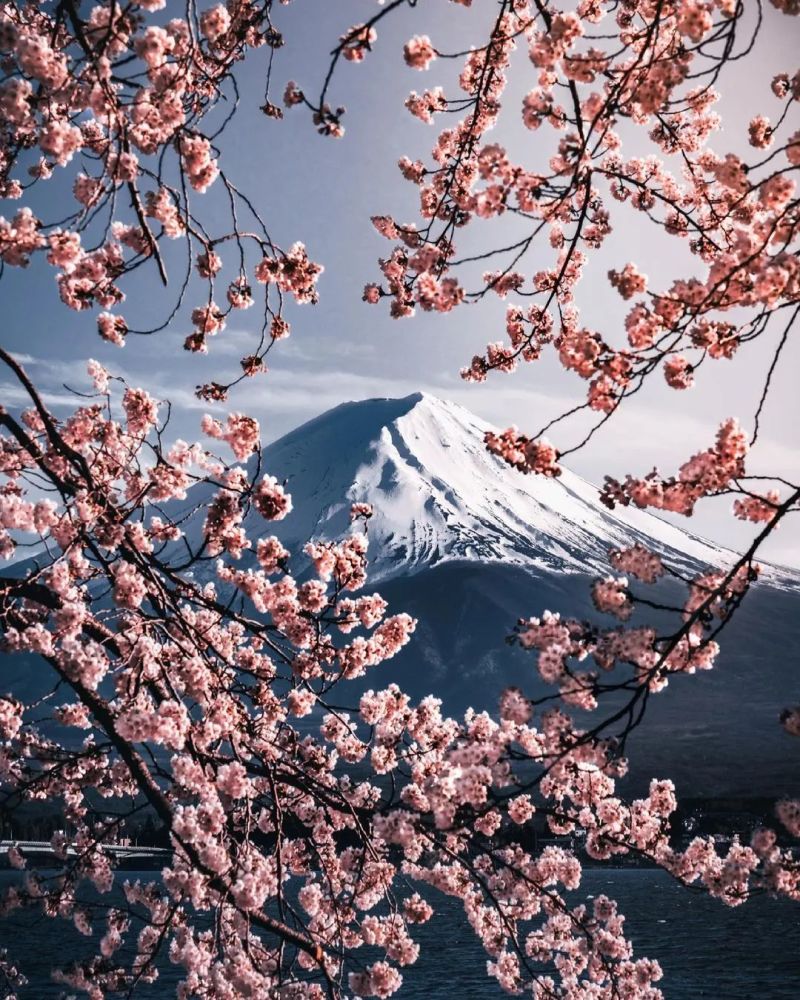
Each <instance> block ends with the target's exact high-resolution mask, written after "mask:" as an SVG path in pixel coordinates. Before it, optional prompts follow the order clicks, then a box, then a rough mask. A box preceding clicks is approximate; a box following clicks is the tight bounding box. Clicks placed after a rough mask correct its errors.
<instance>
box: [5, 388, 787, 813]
mask: <svg viewBox="0 0 800 1000" xmlns="http://www.w3.org/2000/svg"><path fill="white" fill-rule="evenodd" d="M486 429H487V428H486V425H485V424H484V423H483V422H482V421H481V420H479V419H478V418H477V417H475V416H473V415H472V414H471V413H469V412H468V411H467V410H465V409H463V408H462V407H460V406H457V405H456V404H454V403H450V402H444V401H442V400H439V399H437V398H435V397H432V396H429V395H426V394H423V393H415V394H414V395H411V396H407V397H405V398H404V399H370V400H364V401H362V402H355V403H344V404H342V405H340V406H337V407H335V408H334V409H332V410H329V411H328V412H326V413H323V414H322V415H321V416H319V417H317V418H315V419H313V420H311V421H309V422H308V423H306V424H304V425H303V426H302V427H299V428H298V429H297V430H295V431H292V432H291V433H289V434H287V435H286V436H285V437H283V438H281V439H280V440H278V441H276V442H274V443H273V444H270V445H268V446H267V447H266V448H264V449H263V451H262V454H261V456H260V459H261V468H262V469H263V470H264V471H266V472H267V473H269V474H270V475H273V476H275V477H277V479H278V480H279V481H281V480H285V483H286V489H287V490H288V492H290V493H291V496H292V503H293V510H292V512H291V513H290V514H289V516H288V517H287V518H286V519H285V520H283V521H280V522H269V523H267V522H264V521H263V519H262V518H261V517H260V515H258V514H257V513H255V512H251V513H250V514H249V515H248V518H252V519H253V520H252V523H250V524H248V529H249V532H248V533H249V535H250V537H251V538H253V537H255V536H256V535H257V534H258V533H262V534H272V533H275V534H277V535H278V536H279V537H280V538H281V540H282V541H283V542H284V544H285V545H287V547H288V548H289V549H290V551H292V552H296V553H301V555H300V556H299V557H295V562H294V564H293V572H294V573H295V575H296V576H298V577H300V578H302V577H303V576H304V575H305V574H306V573H308V572H309V564H308V561H307V559H306V557H305V556H303V555H302V547H303V545H304V544H305V542H307V541H308V540H310V539H311V538H317V539H319V538H328V539H334V538H339V537H341V536H342V535H343V534H345V533H346V532H347V530H348V528H349V510H350V505H351V503H353V502H355V501H364V502H368V503H370V504H372V506H373V509H374V512H375V513H374V516H373V517H372V519H371V520H370V522H369V538H370V546H369V560H370V561H369V580H368V583H367V588H368V591H369V590H370V589H371V588H374V589H377V590H379V592H380V593H381V594H382V596H383V597H384V598H385V599H386V600H387V601H388V602H389V610H390V612H391V613H393V612H398V611H406V612H408V613H409V614H411V615H413V616H414V617H415V618H416V619H417V620H418V625H417V629H416V631H415V633H414V635H413V636H412V640H411V642H410V643H409V644H408V646H407V647H406V648H405V649H403V650H402V652H401V653H400V654H399V655H398V656H396V657H395V658H394V659H392V660H389V661H388V662H386V663H384V664H381V665H380V666H379V667H377V668H375V670H373V671H370V672H369V673H368V675H367V677H366V678H364V679H363V681H358V682H353V684H351V685H348V687H347V691H346V692H345V691H344V689H343V691H342V697H343V698H345V699H346V700H347V701H348V703H353V702H354V701H357V698H358V694H359V685H361V689H364V688H366V687H384V686H386V685H387V684H389V683H391V682H396V683H397V684H399V686H400V687H401V688H402V689H403V690H404V691H406V692H407V693H408V694H409V695H410V696H411V697H412V698H414V699H418V698H422V697H424V696H425V695H428V694H433V695H435V696H436V697H439V698H441V699H442V701H443V707H444V710H445V711H446V712H448V713H449V714H455V715H458V714H460V713H462V712H463V711H464V709H465V708H466V707H467V706H470V705H472V706H474V707H475V708H476V709H478V710H482V709H487V710H490V711H493V710H495V709H496V707H497V701H498V697H499V695H500V692H501V691H502V690H503V688H505V687H507V686H509V685H515V686H517V687H519V688H521V689H522V690H523V691H524V692H525V693H526V694H527V695H528V696H530V697H540V696H542V695H545V694H552V689H548V688H546V687H545V686H544V684H543V682H542V681H541V680H540V679H539V675H538V672H537V670H536V669H535V663H534V660H533V658H532V655H531V654H530V653H529V652H527V651H525V650H523V649H520V648H519V647H517V646H511V645H508V644H507V643H506V642H505V641H504V640H505V638H506V637H507V636H508V635H509V633H510V632H511V631H512V629H513V627H514V625H515V623H516V622H517V621H518V619H520V618H527V617H530V616H531V615H537V616H538V615H541V613H542V612H543V611H544V610H545V609H547V610H550V611H554V612H560V613H562V614H563V615H567V616H575V617H578V618H586V619H588V620H592V621H596V622H599V623H602V621H603V618H602V616H600V615H598V613H597V612H596V611H595V609H594V607H593V606H592V603H591V599H590V584H591V581H592V579H593V578H594V577H596V576H597V575H599V574H602V575H606V574H608V573H609V572H610V566H609V563H608V559H607V552H608V549H609V548H611V547H615V548H617V547H622V546H627V545H631V544H633V543H634V542H636V541H639V542H642V543H643V544H645V545H647V546H648V547H650V548H652V549H654V550H655V551H657V552H658V553H659V554H660V555H662V557H663V558H664V560H665V562H667V563H668V565H669V566H671V567H672V568H674V569H676V570H678V571H680V572H681V573H682V574H691V573H697V572H701V571H703V570H705V569H707V568H708V567H709V566H726V565H730V564H731V562H732V560H733V559H734V558H735V557H734V553H732V552H729V551H727V550H725V549H724V548H720V547H719V546H716V545H714V544H712V543H711V542H708V541H704V540H703V539H701V538H698V537H696V536H694V535H691V534H689V533H687V532H685V531H682V530H681V529H680V528H678V527H676V526H674V525H672V524H669V523H667V522H666V521H663V520H661V519H660V518H657V517H654V516H653V515H651V514H648V513H646V512H644V511H639V510H631V509H629V508H626V509H617V510H615V511H609V510H607V509H606V508H605V507H603V506H602V504H601V503H600V501H599V494H598V491H597V489H596V488H595V487H594V486H592V485H591V484H589V483H588V482H586V481H585V480H583V479H581V478H579V477H578V476H576V475H573V474H572V473H570V472H568V471H566V470H565V471H564V473H563V475H562V476H561V477H559V478H558V479H543V478H541V477H534V476H524V475H522V474H520V473H519V472H517V471H515V470H513V469H511V468H510V467H508V466H507V465H505V464H504V463H503V462H502V461H500V459H498V458H496V457H495V456H493V455H491V454H490V453H489V452H487V450H486V448H485V446H484V443H483V435H484V431H485V430H486ZM253 461H254V460H253ZM211 491H212V490H211V487H209V486H206V485H205V484H201V485H198V486H197V487H195V488H194V489H192V490H191V491H190V496H189V508H190V509H191V510H194V511H195V514H194V516H191V517H190V520H189V521H188V522H187V523H185V524H184V527H185V529H186V531H187V533H194V532H196V533H197V536H198V537H197V539H196V540H197V541H199V540H200V535H201V532H202V523H203V511H202V507H203V505H204V501H205V499H206V495H207V494H210V492H211ZM173 503H175V504H177V502H176V501H173V502H171V504H170V506H172V504H173ZM190 509H187V506H186V502H184V503H182V504H178V505H177V506H176V507H175V509H174V510H172V511H170V512H171V513H173V514H175V515H176V516H181V515H182V514H183V513H186V514H189V513H190ZM14 569H15V570H16V571H18V572H21V571H23V565H22V564H20V565H19V566H17V567H14ZM208 571H209V570H208V568H207V564H201V565H200V566H198V567H197V573H198V576H200V575H201V574H204V573H205V572H208ZM683 593H685V591H684V592H683ZM648 596H652V595H648ZM660 596H661V597H667V598H669V596H670V584H662V586H661V590H660ZM673 596H674V597H675V598H676V600H675V601H672V602H670V603H673V604H674V603H677V602H679V601H680V600H681V597H682V596H683V595H682V593H681V592H680V591H678V590H677V588H674V594H673ZM799 612H800V574H798V573H795V572H793V571H791V570H784V569H779V568H775V567H765V568H764V572H762V574H761V578H760V580H759V582H758V583H757V584H756V585H755V586H754V587H753V588H752V592H751V593H750V594H748V596H747V599H746V600H745V601H744V603H743V605H742V607H741V608H740V609H739V610H738V611H737V613H736V614H735V616H734V617H733V619H732V621H731V622H730V624H729V625H728V626H727V627H726V628H725V630H724V631H723V633H722V635H721V637H720V645H721V647H722V652H721V654H720V656H719V657H718V659H717V664H716V666H715V668H714V669H713V670H711V671H707V672H702V673H699V674H697V675H694V676H683V675H675V676H673V677H672V678H671V679H670V683H669V685H668V687H667V688H666V690H665V691H663V692H661V693H660V694H658V695H657V696H654V697H652V698H651V699H649V703H648V708H647V718H646V720H645V722H644V724H643V725H642V726H640V727H639V728H637V729H636V730H635V731H634V732H633V734H632V736H631V737H630V740H629V742H628V744H627V748H626V750H627V753H628V755H629V757H630V761H631V770H630V774H629V776H628V778H626V779H625V781H626V783H627V788H626V789H625V790H626V791H627V792H629V793H638V792H639V791H641V790H642V788H643V787H645V785H646V782H647V781H649V779H650V777H652V776H658V777H670V778H672V779H673V780H674V781H675V782H676V785H677V786H678V790H679V792H680V794H681V795H683V796H697V797H710V798H723V797H739V798H741V797H758V796H770V795H780V794H786V793H787V792H791V793H793V794H797V793H800V740H797V739H793V738H792V737H790V736H789V735H788V734H787V733H786V732H785V731H784V730H783V728H782V727H781V726H780V724H779V722H778V716H779V714H780V712H781V711H782V709H784V708H785V707H787V706H789V705H794V704H798V703H800V671H798V665H797V650H798V648H799V647H800V613H799ZM641 620H642V621H643V622H648V621H653V619H652V616H650V615H646V614H642V615H641ZM606 621H607V622H608V623H609V624H614V622H613V620H611V619H606ZM633 621H634V623H636V622H637V621H638V618H634V620H633ZM655 624H658V621H657V620H655ZM2 661H3V662H2V674H0V677H2V680H1V681H0V689H2V690H11V691H15V692H16V693H18V694H19V695H20V696H23V695H27V694H28V693H31V692H33V691H35V692H36V694H37V696H38V695H41V694H44V688H42V685H44V684H47V679H46V678H45V677H44V676H43V673H42V671H41V670H39V669H38V668H37V665H36V664H35V663H34V662H32V661H31V659H30V658H28V657H26V656H25V657H23V656H11V657H2ZM40 688H42V690H39V689H40ZM305 721H308V722H310V724H311V725H314V724H316V723H315V722H314V718H313V717H309V719H308V720H305ZM317 722H318V720H317Z"/></svg>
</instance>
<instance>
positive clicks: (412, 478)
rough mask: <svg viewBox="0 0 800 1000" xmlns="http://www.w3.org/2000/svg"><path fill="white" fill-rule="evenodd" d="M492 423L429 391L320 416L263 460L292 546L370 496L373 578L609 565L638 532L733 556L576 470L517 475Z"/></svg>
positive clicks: (721, 557)
mask: <svg viewBox="0 0 800 1000" xmlns="http://www.w3.org/2000/svg"><path fill="white" fill-rule="evenodd" d="M485 430H486V424H485V423H484V422H483V421H481V420H479V419H478V418H477V417H475V416H474V415H473V414H471V413H469V411H467V410H465V409H464V408H463V407H461V406H458V405H457V404H455V403H451V402H445V401H443V400H440V399H437V398H435V397H433V396H429V395H427V394H425V393H415V394H413V395H411V396H407V397H406V398H404V399H371V400H364V401H363V402H357V403H344V404H342V405H341V406H338V407H336V408H335V409H333V410H330V411H328V412H327V413H324V414H323V415H322V416H320V417H317V418H316V419H314V420H312V421H310V422H309V423H307V424H304V425H303V426H302V427H300V428H298V429H297V430H295V431H293V432H292V433H290V434H288V435H287V436H286V437H283V438H281V439H280V440H279V441H277V442H275V443H274V444H272V445H270V446H268V447H267V448H266V449H265V450H264V454H263V467H264V468H265V469H266V470H267V471H268V472H270V473H271V474H272V475H275V476H277V477H278V478H279V479H283V478H285V479H286V480H287V489H288V490H289V492H290V493H291V494H292V498H293V502H294V507H295V509H294V511H293V513H292V514H291V516H290V517H289V518H288V519H287V520H286V522H285V523H284V524H282V525H281V526H280V531H279V534H280V535H281V536H282V538H283V539H284V540H285V541H288V542H294V543H302V542H304V541H305V540H307V539H308V538H310V537H312V536H314V537H326V538H331V537H336V536H337V535H340V534H341V533H342V532H343V531H345V530H346V526H347V521H348V510H349V506H350V503H351V502H352V501H366V502H368V503H371V504H372V505H373V507H374V508H375V517H374V518H373V520H372V521H371V522H370V539H371V546H370V548H371V563H372V566H371V578H372V579H373V580H381V579H386V578H387V577H393V576H396V575H399V574H408V573H414V572H418V571H419V570H421V569H422V568H424V567H429V566H431V565H434V564H437V563H440V562H442V561H445V560H453V559H468V560H478V561H481V562H486V561H498V560H499V561H502V562H506V563H512V564H515V565H519V566H525V567H528V568H530V569H531V570H539V571H542V570H550V571H553V570H558V571H562V572H568V573H581V574H586V573H598V572H599V573H607V572H609V565H608V560H607V551H608V549H609V548H610V547H612V546H615V547H618V546H622V545H629V544H631V543H632V542H634V541H640V542H642V543H644V544H646V545H649V546H651V547H653V548H654V549H656V550H657V551H658V552H659V553H661V554H663V555H666V556H668V557H669V559H670V561H671V563H672V564H673V565H675V566H677V567H679V568H683V569H688V568H690V567H691V566H695V567H696V566H697V565H698V563H699V564H702V565H704V566H707V565H714V564H720V563H729V561H730V558H731V556H732V553H730V552H727V551H726V550H724V549H720V548H718V547H717V546H715V545H713V544H712V543H710V542H707V541H703V540H702V539H699V538H697V537H695V536H693V535H691V534H689V533H687V532H685V531H682V530H681V529H680V528H677V527H675V526H673V525H671V524H669V523H667V522H666V521H663V520H661V519H660V518H658V517H654V516H653V515H651V514H649V513H647V512H645V511H639V510H633V509H630V508H627V509H625V508H619V509H617V510H615V511H613V512H611V511H608V510H607V509H606V508H605V507H603V506H602V504H601V503H600V501H599V497H598V491H597V489H596V487H594V486H592V485H591V484H589V483H587V482H586V481H585V480H583V479H581V478H580V477H578V476H576V475H574V474H573V473H570V472H569V471H566V470H565V471H564V474H563V475H562V476H561V477H560V478H559V479H545V478H543V477H539V476H525V475H522V474H520V473H519V472H517V471H516V470H514V469H512V468H510V467H509V466H507V465H505V463H503V462H502V461H500V459H498V458H497V457H496V456H494V455H491V454H489V452H487V450H486V448H485V446H484V443H483V434H484V431H485ZM284 525H285V526H284ZM773 575H774V574H773Z"/></svg>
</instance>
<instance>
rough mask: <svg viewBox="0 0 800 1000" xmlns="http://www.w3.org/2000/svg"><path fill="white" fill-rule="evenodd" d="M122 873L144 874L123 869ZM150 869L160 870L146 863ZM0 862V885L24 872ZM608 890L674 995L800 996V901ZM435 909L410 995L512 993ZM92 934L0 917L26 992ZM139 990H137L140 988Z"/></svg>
mask: <svg viewBox="0 0 800 1000" xmlns="http://www.w3.org/2000/svg"><path fill="white" fill-rule="evenodd" d="M117 877H118V878H119V879H124V878H130V879H135V878H137V873H136V872H120V873H118V876H117ZM141 877H142V878H145V879H147V878H152V877H153V873H151V872H145V873H141ZM18 878H19V875H18V874H17V873H15V872H0V887H3V886H5V885H8V884H10V883H11V882H13V881H16V880H18ZM600 893H605V894H606V895H608V896H611V897H612V898H614V899H616V900H617V901H618V902H619V904H620V909H621V910H622V912H623V913H624V914H625V915H626V917H627V924H626V927H627V932H628V936H629V937H630V938H631V939H632V940H633V943H634V948H635V950H636V953H637V954H638V955H646V956H648V957H650V958H656V959H658V960H659V962H660V963H661V965H662V967H663V968H664V972H665V976H664V980H663V981H662V983H661V984H660V985H661V987H662V989H663V991H664V994H665V996H666V997H667V1000H700V998H701V997H702V998H709V1000H798V997H800V905H797V904H792V903H788V902H786V901H784V900H774V899H769V898H766V897H764V898H758V899H754V900H751V901H750V902H749V903H747V904H746V905H745V906H741V907H738V908H737V909H733V910H732V909H729V908H728V907H726V906H724V905H723V904H722V903H719V902H717V901H715V900H713V899H709V898H708V897H706V896H703V895H697V894H695V893H692V892H689V891H688V890H686V889H685V888H682V887H680V886H678V885H677V884H676V883H675V882H673V881H672V880H671V879H670V878H669V877H668V876H667V875H665V874H664V873H663V872H659V871H652V870H645V869H592V870H589V871H586V872H585V873H584V879H583V886H582V889H581V891H580V893H579V894H578V895H580V896H581V897H582V898H586V897H587V896H594V895H599V894H600ZM431 902H433V903H434V905H435V906H436V907H437V917H434V919H433V920H432V921H431V922H430V923H429V924H427V925H424V926H423V927H420V928H416V929H415V930H414V936H415V937H416V939H417V940H418V941H419V943H420V945H421V949H422V951H421V955H420V958H419V961H418V962H417V964H416V965H415V966H413V967H411V968H409V969H406V970H404V978H405V984H404V987H403V989H402V990H401V992H400V994H399V995H398V996H399V997H400V998H401V1000H402V998H409V1000H423V998H425V1000H431V998H434V1000H439V998H441V1000H491V998H499V997H502V996H507V994H505V993H503V992H502V991H501V990H500V989H499V987H497V986H496V984H494V982H493V981H492V980H489V979H487V977H486V955H485V953H484V952H483V950H482V949H481V948H480V946H479V945H478V944H477V943H476V941H475V938H474V936H473V934H472V931H471V930H470V928H469V927H468V926H467V925H466V923H465V922H464V919H463V916H462V914H461V911H460V907H459V906H458V905H456V904H454V903H453V902H452V901H451V900H448V899H446V898H444V897H439V898H438V899H437V900H431ZM87 943H88V942H87V940H86V939H85V938H82V937H81V936H80V935H79V934H78V933H77V932H76V931H75V930H74V929H73V928H72V925H71V924H69V923H68V922H66V921H63V920H48V919H46V918H43V917H41V916H38V915H34V914H33V913H19V912H18V913H15V914H14V916H13V918H10V919H8V920H6V921H0V947H4V948H7V949H8V950H9V952H10V953H11V954H12V955H13V956H14V958H15V959H16V960H17V961H18V963H19V964H20V965H21V967H22V970H23V972H24V973H25V975H26V976H27V977H28V980H29V985H28V986H27V987H26V988H24V989H23V990H21V991H20V993H19V996H20V1000H57V998H60V997H64V996H65V995H67V992H66V991H65V990H64V989H63V987H61V986H58V985H57V984H54V983H52V982H51V980H50V969H51V967H52V966H53V965H56V964H59V963H63V964H65V965H66V964H68V963H69V961H70V960H72V959H74V958H76V957H78V956H83V955H85V954H86V953H87ZM179 979H180V972H179V970H177V969H175V968H174V967H171V966H169V964H167V965H166V966H165V967H163V968H162V975H161V978H160V979H159V981H158V983H157V984H155V985H153V986H150V987H147V988H142V990H141V996H142V997H144V998H146V1000H168V998H171V997H174V996H175V985H176V983H177V982H178V980H179ZM137 995H138V994H137Z"/></svg>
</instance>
